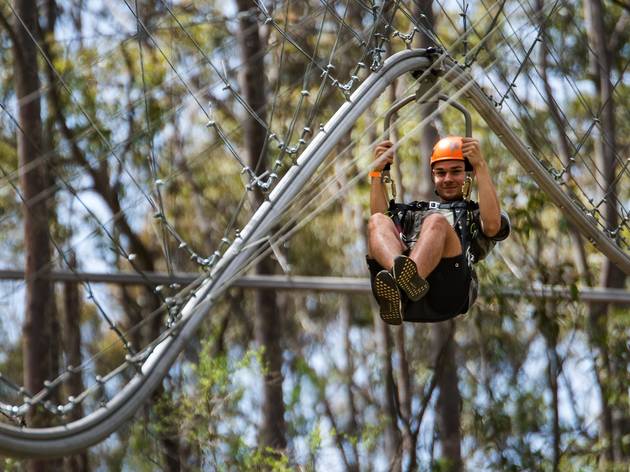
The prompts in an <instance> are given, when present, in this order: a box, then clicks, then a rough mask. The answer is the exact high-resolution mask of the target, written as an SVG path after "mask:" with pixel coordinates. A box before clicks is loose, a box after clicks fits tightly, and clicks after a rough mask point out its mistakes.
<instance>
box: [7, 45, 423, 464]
mask: <svg viewBox="0 0 630 472" xmlns="http://www.w3.org/2000/svg"><path fill="white" fill-rule="evenodd" d="M431 63H432V61H431V60H430V59H429V58H428V57H427V54H426V51H425V50H423V49H416V50H406V51H402V52H400V53H397V54H395V55H393V56H392V57H390V58H389V59H388V60H387V61H385V63H384V64H383V67H382V68H381V69H380V70H379V71H378V72H376V73H374V74H372V75H370V76H369V77H368V78H367V79H366V80H365V81H364V82H363V83H362V84H361V85H360V86H359V88H358V89H357V90H356V91H355V92H354V93H353V94H352V95H351V96H350V99H349V101H347V102H346V103H344V105H343V106H341V107H340V108H339V110H338V111H337V112H336V113H335V114H334V115H333V116H332V118H331V119H330V120H329V121H328V122H327V123H326V125H325V126H324V127H323V128H322V129H321V130H320V132H319V133H318V134H317V135H316V136H315V137H314V138H313V140H312V141H311V143H310V144H309V145H308V146H307V147H306V149H305V150H304V152H303V153H302V155H301V156H300V158H299V159H298V160H297V163H296V165H294V166H293V167H292V168H291V169H289V171H288V172H287V173H286V175H285V176H284V177H283V178H282V180H281V181H280V182H278V185H277V186H276V187H275V188H274V190H273V191H272V192H271V193H270V195H269V199H268V200H267V201H265V202H264V203H263V204H262V205H261V206H260V207H259V208H258V210H257V211H256V212H255V213H254V215H253V216H252V218H251V219H250V221H249V222H248V224H247V225H246V226H245V228H243V230H242V231H241V233H240V235H239V236H238V237H237V238H236V240H235V241H234V242H233V243H232V244H231V246H230V247H229V248H228V249H227V250H226V252H225V253H224V254H223V256H222V258H221V260H220V261H219V262H218V263H217V266H216V267H215V269H214V270H213V271H212V274H211V276H210V277H209V278H208V279H207V280H205V281H204V282H203V283H202V285H201V286H200V287H199V289H198V290H197V292H196V296H194V297H192V299H191V301H190V302H189V303H187V304H186V305H185V306H184V308H183V309H182V321H181V326H180V328H179V329H178V330H177V331H175V333H174V334H173V335H172V336H170V337H168V338H166V339H164V340H163V341H162V342H160V343H159V344H158V345H157V346H156V347H155V349H154V350H153V352H152V353H151V354H150V355H149V357H148V358H147V360H146V361H145V362H144V364H143V365H142V367H141V371H140V373H138V374H137V375H135V376H134V377H133V378H132V379H131V380H130V381H129V383H128V384H127V385H126V386H125V387H124V388H123V389H122V390H121V391H120V392H119V393H118V394H116V396H114V397H113V398H112V399H111V400H110V401H109V402H108V403H107V404H106V405H105V406H104V407H102V408H99V409H98V410H95V411H94V412H92V413H90V414H89V415H87V416H85V417H84V418H82V419H80V420H77V421H74V422H71V423H68V424H66V425H64V426H57V427H49V428H20V427H15V426H12V425H7V424H0V453H3V454H8V455H12V456H28V457H55V456H62V455H68V454H72V453H75V452H77V451H80V450H82V449H84V448H86V447H88V446H91V445H93V444H96V443H97V442H99V441H101V440H102V439H104V438H105V437H106V436H108V435H109V434H111V433H112V432H114V431H115V430H117V429H118V428H119V427H120V426H121V425H122V424H123V423H124V422H125V421H126V420H128V419H129V418H131V417H132V416H133V414H134V413H135V412H136V411H137V410H138V408H139V407H140V405H141V404H142V403H143V402H144V401H145V399H146V398H147V397H148V396H149V395H150V394H151V392H153V391H154V390H155V388H157V386H158V385H159V383H160V382H161V380H162V378H163V377H164V376H165V375H166V374H167V372H168V369H169V368H170V366H171V365H172V364H173V362H175V359H176V358H177V356H178V354H179V353H180V352H181V351H182V349H183V348H184V347H185V345H186V343H187V341H188V339H190V338H191V337H192V336H193V335H194V333H195V331H196V329H197V327H198V326H199V324H200V323H201V321H202V320H203V318H204V317H205V316H206V315H207V314H208V312H209V310H210V308H211V307H212V305H213V302H214V300H215V299H216V298H217V297H218V296H219V295H220V293H221V292H222V291H223V290H225V289H226V288H227V287H228V286H229V284H230V281H232V280H233V279H234V276H235V275H236V274H237V273H238V272H239V271H240V270H241V269H242V268H243V267H244V266H245V264H246V263H247V262H248V261H249V259H250V256H251V255H252V254H255V252H256V251H257V250H259V249H260V247H261V246H262V245H263V244H264V243H265V242H266V238H267V237H268V235H269V232H270V231H271V228H273V227H274V225H275V224H276V223H277V220H278V219H279V218H280V217H281V216H282V214H283V212H284V210H285V209H286V208H287V207H288V206H289V204H290V203H291V201H292V200H293V199H294V198H295V197H296V196H297V194H298V193H299V192H300V190H301V189H302V188H303V187H304V185H305V183H306V182H307V181H308V180H309V179H310V178H311V177H312V176H313V175H314V174H315V170H316V169H317V167H318V166H319V165H320V164H321V163H322V162H323V161H324V159H325V158H326V156H327V155H328V154H329V153H330V152H331V151H332V150H333V148H334V146H335V145H336V144H337V142H338V141H339V140H340V139H341V138H342V137H343V136H344V135H345V134H346V133H347V132H349V131H350V129H351V128H352V126H353V125H354V123H355V121H356V120H357V119H358V118H359V117H360V116H361V114H362V113H363V112H364V111H365V110H366V109H367V108H368V107H369V106H370V105H371V104H372V103H373V102H374V100H376V99H377V98H378V97H379V96H380V95H381V94H382V93H383V91H384V90H385V88H386V87H387V86H388V85H389V84H390V83H391V82H392V81H393V80H394V79H396V78H397V77H399V76H401V75H403V74H405V73H407V72H410V71H413V70H424V69H427V68H428V67H429V66H430V65H431Z"/></svg>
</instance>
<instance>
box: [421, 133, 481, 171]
mask: <svg viewBox="0 0 630 472" xmlns="http://www.w3.org/2000/svg"><path fill="white" fill-rule="evenodd" d="M440 161H464V164H465V169H466V171H472V170H473V168H472V166H471V165H470V162H468V159H466V158H465V157H464V155H463V154H462V137H461V136H447V137H446V138H442V139H440V140H439V141H438V142H437V143H436V144H435V146H433V154H431V167H433V164H435V163H436V162H440Z"/></svg>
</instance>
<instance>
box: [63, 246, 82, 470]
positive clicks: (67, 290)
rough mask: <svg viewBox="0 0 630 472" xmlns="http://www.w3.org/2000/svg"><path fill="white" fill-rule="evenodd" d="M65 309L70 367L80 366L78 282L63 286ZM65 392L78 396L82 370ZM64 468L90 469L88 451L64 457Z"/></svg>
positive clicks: (75, 415)
mask: <svg viewBox="0 0 630 472" xmlns="http://www.w3.org/2000/svg"><path fill="white" fill-rule="evenodd" d="M69 266H70V268H71V269H76V259H75V256H74V254H72V255H70V257H69ZM63 289H64V290H63V293H64V297H63V302H64V310H63V317H62V320H61V326H62V329H61V338H62V340H63V344H64V350H65V354H66V359H67V363H68V367H71V366H72V367H78V366H80V365H81V363H82V362H83V356H82V355H81V296H80V292H79V284H78V283H77V282H66V283H65V284H64V287H63ZM64 387H65V394H66V396H67V397H77V396H78V395H79V394H80V393H81V392H83V390H84V389H85V386H84V385H83V377H82V374H81V372H77V373H76V374H73V375H71V376H70V377H69V378H68V380H67V381H66V383H65V385H64ZM68 416H69V419H70V420H78V419H79V418H81V417H83V405H82V404H78V405H77V406H76V407H75V408H74V410H72V412H71V413H70V414H69V415H68ZM64 468H65V470H66V471H67V472H84V471H87V470H89V464H88V455H87V452H82V453H80V454H76V455H73V456H70V457H66V458H64Z"/></svg>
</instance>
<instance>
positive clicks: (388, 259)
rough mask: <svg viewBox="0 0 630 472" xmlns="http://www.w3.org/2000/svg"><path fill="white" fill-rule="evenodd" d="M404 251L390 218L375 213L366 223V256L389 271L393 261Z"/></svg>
mask: <svg viewBox="0 0 630 472" xmlns="http://www.w3.org/2000/svg"><path fill="white" fill-rule="evenodd" d="M404 250H405V248H404V246H403V244H402V242H401V241H400V237H399V235H398V231H397V230H396V226H395V225H394V222H393V221H392V220H391V218H390V217H388V216H385V215H384V214H383V213H375V214H373V215H372V216H370V220H369V221H368V255H369V256H370V257H371V258H372V259H375V260H376V262H378V263H379V264H380V265H381V266H382V267H383V268H385V269H387V270H390V269H391V268H392V266H393V265H394V259H395V258H396V257H398V256H400V255H401V254H402V253H403V251H404Z"/></svg>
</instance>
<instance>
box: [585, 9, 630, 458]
mask: <svg viewBox="0 0 630 472" xmlns="http://www.w3.org/2000/svg"><path fill="white" fill-rule="evenodd" d="M584 16H585V19H586V31H587V34H588V41H589V44H590V46H591V47H590V48H589V55H590V57H589V58H590V61H591V65H592V67H593V71H592V72H593V80H594V82H595V86H596V89H597V91H598V93H599V106H600V116H599V119H600V133H599V134H598V135H597V138H598V140H597V143H596V146H595V152H596V157H597V161H598V165H597V167H598V169H600V172H601V173H602V175H603V182H601V186H602V188H603V189H605V192H606V193H607V195H606V198H605V200H604V207H603V216H604V219H605V222H606V226H607V228H608V229H614V228H615V227H616V226H617V225H618V216H617V201H618V196H617V190H616V185H615V173H616V159H615V149H616V146H615V143H616V126H615V116H614V109H615V102H614V93H613V92H614V87H613V85H612V83H611V57H610V54H612V52H611V53H609V52H608V50H607V47H606V30H605V26H604V11H603V6H602V3H601V1H600V0H585V2H584ZM624 283H625V275H624V274H623V272H622V271H621V270H619V268H618V267H616V266H615V265H613V264H612V263H611V262H610V260H608V259H605V260H604V265H603V268H602V272H601V278H600V285H601V286H603V287H613V288H623V286H624ZM589 327H590V337H591V343H592V345H593V348H594V350H595V353H596V364H597V365H596V370H597V378H598V383H599V386H600V391H601V402H602V433H603V436H604V437H605V438H606V443H607V444H608V447H607V451H606V459H607V460H608V461H611V462H614V461H616V460H620V459H621V457H622V455H623V454H622V450H623V446H622V438H621V434H620V431H619V427H620V423H621V422H622V421H623V420H622V419H623V417H624V416H626V415H627V413H623V412H622V411H623V410H622V409H619V410H616V409H615V407H614V405H613V403H614V401H613V400H612V395H613V392H614V390H615V388H614V385H613V382H614V379H615V375H616V373H615V370H616V369H615V366H616V361H615V359H611V357H610V351H609V346H608V342H609V341H608V305H606V304H598V305H594V306H592V307H591V310H590V313H589ZM625 408H626V409H627V405H625Z"/></svg>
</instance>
